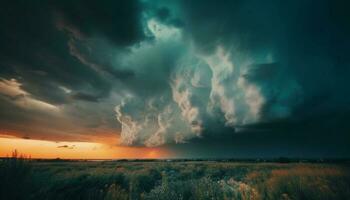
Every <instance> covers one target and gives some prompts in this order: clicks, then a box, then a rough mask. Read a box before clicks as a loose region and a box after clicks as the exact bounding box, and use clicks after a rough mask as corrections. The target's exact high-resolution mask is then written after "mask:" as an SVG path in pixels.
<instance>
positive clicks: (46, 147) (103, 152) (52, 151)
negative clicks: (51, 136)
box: [0, 137, 170, 159]
mask: <svg viewBox="0 0 350 200" xmlns="http://www.w3.org/2000/svg"><path fill="white" fill-rule="evenodd" d="M15 149H16V150H17V151H18V152H19V153H20V154H24V155H26V156H30V157H32V158H49V159H50V158H62V159H121V158H129V159H132V158H141V159H143V158H166V157H169V156H170V152H169V151H167V150H164V149H161V148H147V147H126V146H112V145H107V144H102V143H95V142H53V141H45V140H34V139H22V138H11V137H6V138H5V137H1V138H0V157H6V156H10V155H11V153H12V151H14V150H15Z"/></svg>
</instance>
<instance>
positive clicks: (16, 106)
mask: <svg viewBox="0 0 350 200" xmlns="http://www.w3.org/2000/svg"><path fill="white" fill-rule="evenodd" d="M140 18H141V8H140V6H139V2H138V1H133V0H131V1H129V0H128V1H123V0H118V1H103V2H99V1H73V2H72V1H55V0H48V1H36V0H35V1H30V2H29V1H22V0H15V1H7V0H5V1H2V2H1V3H0V27H2V28H1V31H0V43H1V46H0V78H1V83H0V84H2V87H3V88H2V89H3V90H4V91H1V92H2V93H1V107H2V109H1V124H2V128H4V129H9V130H13V131H19V132H23V134H24V133H28V134H29V135H30V136H32V135H34V138H48V139H50V138H51V139H55V138H59V140H61V139H62V138H64V136H62V135H65V134H70V136H68V135H67V136H66V137H67V138H75V139H77V138H79V137H82V138H81V139H82V140H85V139H83V138H84V137H83V136H81V135H80V134H81V133H82V132H84V129H85V128H84V124H91V123H92V122H93V123H99V125H98V126H95V127H100V128H101V127H104V128H105V129H104V130H106V129H108V127H109V129H110V130H109V131H110V132H112V131H111V130H112V129H113V128H116V131H118V126H117V125H115V123H113V124H112V123H111V122H110V121H112V120H113V118H114V115H113V105H112V106H111V105H110V104H109V103H108V101H111V100H110V99H108V98H109V97H110V94H111V91H112V90H113V87H117V86H118V84H120V82H119V80H127V79H130V78H132V77H133V72H132V71H130V70H124V69H120V68H119V66H118V65H114V64H113V63H111V62H109V60H108V59H106V57H103V56H100V55H105V54H107V53H106V51H108V50H109V49H116V48H121V49H122V48H124V47H127V46H129V45H132V44H134V43H137V42H139V41H140V40H142V39H144V38H145V37H144V35H143V27H142V24H141V20H140ZM100 41H104V42H103V44H105V43H107V44H109V45H108V48H103V47H99V45H100V43H101V42H100ZM100 46H101V45H100ZM101 49H103V51H102V50H101ZM105 49H107V50H105ZM91 52H92V53H91ZM96 52H99V53H96ZM99 57H101V58H99ZM6 91H7V92H6ZM11 92H12V93H11ZM18 94H20V95H23V94H24V97H23V98H22V99H18V98H17V96H16V97H14V96H13V95H18ZM9 98H12V99H13V98H16V101H12V102H11V101H9V100H8V99H9ZM28 102H29V103H28ZM96 102H104V103H102V105H99V106H97V107H99V110H95V111H94V115H90V116H89V117H86V116H85V117H84V119H86V121H85V122H82V121H83V120H81V117H82V116H84V113H85V114H86V115H87V113H90V112H91V110H93V109H94V108H93V107H92V106H89V105H86V104H85V103H87V104H88V103H96ZM106 102H107V103H106ZM43 107H48V108H51V107H52V108H55V109H56V110H59V113H56V114H52V113H50V112H51V110H46V111H45V110H44V108H43ZM36 109H41V110H40V111H38V110H36ZM106 110H109V111H110V112H106ZM73 111H74V112H79V113H80V114H81V115H82V116H79V117H80V118H76V117H74V116H73V115H67V113H70V112H73ZM102 113H105V114H106V113H108V114H106V115H108V117H106V116H103V115H102ZM105 118H108V119H105ZM48 120H49V121H50V122H48ZM67 121H68V122H67ZM51 122H52V123H54V124H55V125H52V123H51ZM71 122H73V123H76V127H72V126H71V125H68V124H69V123H71ZM67 123H68V124H67ZM111 124H112V125H111ZM28 125H31V126H32V128H27V129H26V128H25V127H26V126H28ZM40 126H42V128H40ZM44 127H46V128H47V131H43V130H41V129H45V128H44ZM64 127H66V128H64ZM68 127H71V128H68ZM66 129H70V130H66ZM85 132H89V131H86V130H85ZM92 132H95V131H94V130H92ZM74 133H76V136H74V135H72V134H74ZM40 134H42V137H41V136H40ZM78 135H80V136H78ZM71 136H73V137H71ZM69 140H71V139H69ZM78 140H79V139H78Z"/></svg>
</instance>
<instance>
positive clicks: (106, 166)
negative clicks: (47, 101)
mask: <svg viewBox="0 0 350 200" xmlns="http://www.w3.org/2000/svg"><path fill="white" fill-rule="evenodd" d="M0 180H1V182H0V195H1V196H0V199H4V200H5V199H6V200H11V199H36V200H37V199H62V200H69V199H118V200H119V199H120V200H123V199H130V200H133V199H149V200H153V199H159V200H163V199H164V200H175V199H245V200H246V199H251V200H253V199H254V200H255V199H270V200H274V199H308V200H312V199H315V200H316V199H318V200H319V199H344V200H345V199H350V167H349V165H348V164H345V163H343V164H328V163H264V162H261V163H253V162H246V163H244V162H228V161H225V162H219V161H30V160H25V159H18V158H9V159H4V160H1V162H0Z"/></svg>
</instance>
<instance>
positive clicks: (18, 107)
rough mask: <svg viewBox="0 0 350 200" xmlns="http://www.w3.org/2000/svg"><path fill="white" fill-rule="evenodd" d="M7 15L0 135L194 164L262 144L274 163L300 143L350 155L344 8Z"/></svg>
mask: <svg viewBox="0 0 350 200" xmlns="http://www.w3.org/2000/svg"><path fill="white" fill-rule="evenodd" d="M0 7H1V8H0V26H1V27H2V29H1V31H0V43H1V44H2V45H1V47H0V108H1V113H0V124H1V128H2V130H3V131H4V132H7V133H10V134H12V135H15V136H18V137H23V136H24V135H25V136H28V137H30V138H37V139H38V138H39V139H47V140H77V141H86V140H95V139H96V138H99V137H105V136H108V137H109V136H111V137H115V138H119V142H120V145H130V146H148V147H151V146H164V147H167V148H170V149H174V151H178V152H182V154H185V153H184V152H186V149H188V150H193V151H198V152H196V153H193V154H191V155H196V156H198V155H204V154H208V153H210V152H208V150H206V149H211V148H215V149H218V151H213V152H217V154H222V152H223V151H224V150H220V148H219V147H218V146H220V145H222V146H223V148H222V149H225V148H226V149H229V152H227V153H225V155H228V156H229V155H233V154H232V153H233V152H234V151H241V150H242V151H246V152H247V151H249V152H254V149H260V148H262V147H263V146H264V145H263V144H268V146H269V147H271V148H270V150H266V154H269V153H271V152H272V151H274V150H273V149H276V148H282V147H283V144H284V146H285V147H286V149H291V151H297V150H296V149H298V147H300V145H303V142H302V141H305V142H304V143H305V145H306V144H307V145H308V146H310V148H313V146H314V147H315V148H314V149H315V152H313V153H314V154H317V152H325V151H324V149H322V146H325V148H326V147H327V148H328V149H331V152H333V153H334V154H337V152H342V155H343V154H346V153H348V152H346V151H343V148H344V146H346V145H348V143H346V142H344V138H345V140H346V139H348V138H349V134H348V133H349V132H350V129H349V126H347V125H346V120H347V119H349V118H348V116H349V113H350V107H349V105H350V90H349V89H348V85H349V77H350V68H349V64H350V62H349V55H348V54H349V52H350V48H349V45H350V39H349V35H350V23H349V14H348V13H347V10H348V8H349V3H347V2H346V1H341V0H336V1H328V0H321V1H317V2H314V1H311V0H306V1H283V2H280V1H275V0H271V1H268V2H261V1H258V0H248V1H241V0H235V1H225V0H222V1H215V2H214V1H197V0H194V1H182V0H179V1H176V0H169V1H157V0H154V1H153V0H142V1H136V0H135V1H134V0H125V1H124V0H117V1H112V0H111V1H109V0H107V1H102V2H99V1H93V0H89V1H80V0H78V1H56V0H48V1H33V2H30V3H29V2H27V1H3V2H2V3H1V6H0ZM13 110H14V111H15V112H12V111H13ZM27 126H31V128H29V129H27V128H26V127H27ZM320 127H322V128H320ZM44 130H45V131H44ZM337 138H339V139H337ZM327 139H329V140H330V141H332V144H327ZM294 140H295V141H294ZM313 140H316V141H318V142H315V144H313V142H312V141H313ZM285 141H291V142H290V143H288V142H285ZM297 141H300V144H299V143H298V142H297ZM349 141H350V140H349ZM181 148H183V149H184V150H182V149H181ZM250 148H252V150H247V149H250ZM240 149H241V150H240ZM338 150H339V151H338ZM218 152H221V153H218ZM284 152H285V153H288V150H285V151H284ZM344 152H345V153H344ZM197 154H198V155H197ZM248 154H249V153H248ZM248 154H247V155H248ZM252 154H254V153H252ZM311 154H312V153H310V155H311ZM339 154H340V153H339ZM222 155H224V154H222ZM242 155H243V154H242Z"/></svg>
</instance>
